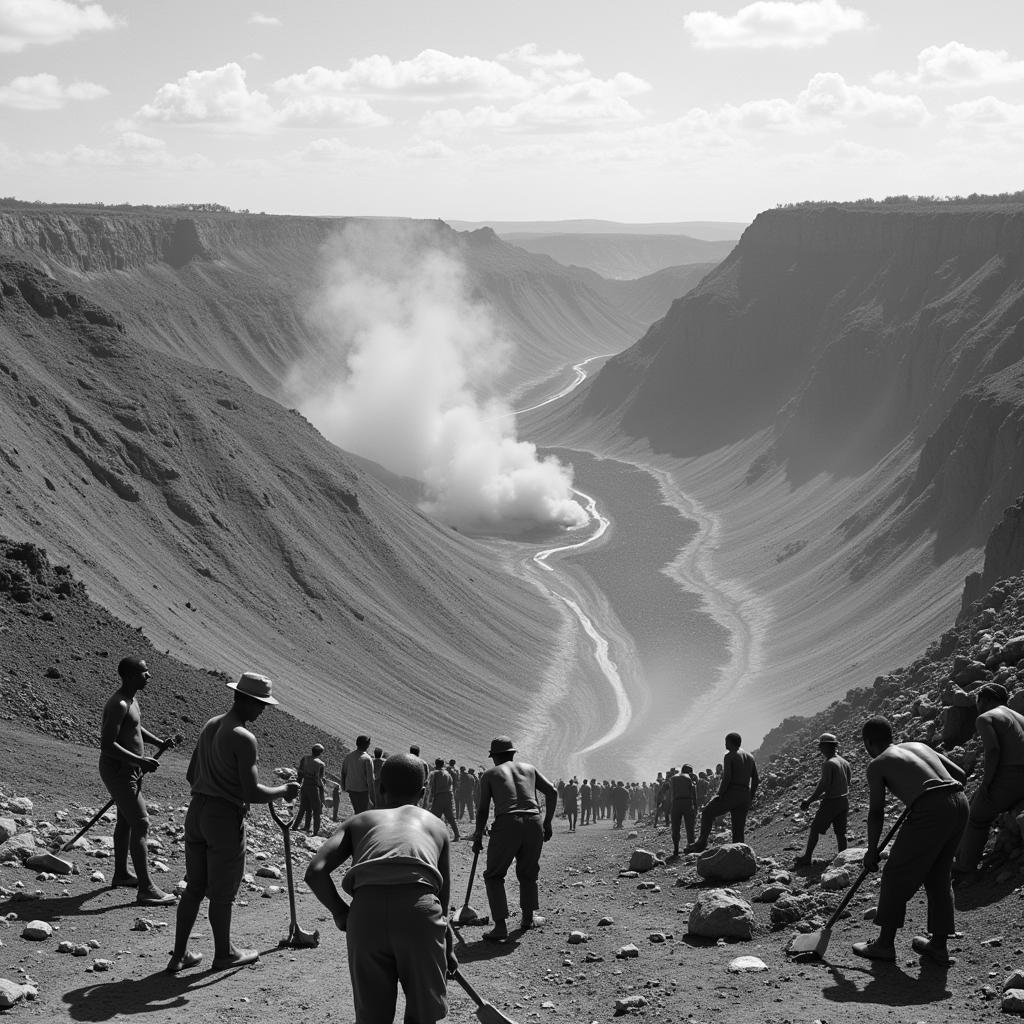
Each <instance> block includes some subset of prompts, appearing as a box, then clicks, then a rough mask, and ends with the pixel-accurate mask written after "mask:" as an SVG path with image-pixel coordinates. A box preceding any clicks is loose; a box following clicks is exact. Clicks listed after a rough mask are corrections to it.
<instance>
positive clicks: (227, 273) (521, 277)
mask: <svg viewBox="0 0 1024 1024" xmlns="http://www.w3.org/2000/svg"><path fill="white" fill-rule="evenodd" d="M352 223H355V221H354V220H352V219H344V218H314V217H279V216H263V215H243V214H230V213H178V212H174V211H130V210H119V211H111V210H97V211H95V212H89V211H87V210H82V209H78V208H76V209H67V210H62V209H61V208H55V209H54V208H47V209H45V210H33V209H18V210H2V209H0V254H3V253H6V254H8V255H10V256H12V257H17V258H18V259H22V260H28V261H30V262H32V263H34V264H36V265H38V266H40V267H42V268H44V269H46V270H48V271H49V272H51V273H54V274H56V275H57V276H59V277H63V278H65V279H67V280H69V281H71V282H73V284H74V288H75V290H76V291H78V292H79V293H81V294H82V295H84V296H86V297H88V298H90V299H91V300H93V301H95V302H96V303H98V304H99V305H102V306H103V307H105V308H107V309H109V310H111V311H113V312H114V313H115V314H116V316H117V317H118V319H119V320H121V321H122V322H123V323H125V324H126V325H127V326H128V327H129V328H130V330H131V331H132V334H133V336H134V337H136V338H138V339H139V340H140V341H143V342H145V343H146V344H148V345H150V346H151V347H153V348H155V349H157V350H158V351H161V352H164V353H166V354H170V355H177V356H180V357H182V358H184V359H187V360H189V361H190V362H193V363H197V364H199V365H202V366H207V367H210V368H213V369H221V370H226V371H227V372H229V373H231V374H233V375H234V376H236V377H238V378H239V379H241V380H243V381H245V382H246V383H248V384H250V385H251V386H252V387H254V388H256V390H258V391H260V392H262V393H263V394H266V395H268V396H270V397H273V398H281V397H282V388H281V385H282V381H283V380H284V378H285V377H286V376H287V372H288V370H289V368H290V367H291V366H293V365H294V363H295V362H296V361H297V360H299V359H300V358H301V359H307V360H308V359H310V358H312V357H315V356H316V355H317V353H321V354H322V355H323V356H324V357H325V358H326V351H325V346H326V344H327V343H326V341H325V339H324V338H323V336H322V335H321V334H320V332H319V331H318V329H317V326H316V325H315V323H314V322H313V321H312V320H311V319H310V317H309V316H308V312H309V309H310V306H311V303H312V297H313V295H314V294H315V293H316V292H317V291H318V289H319V288H320V287H321V285H322V281H323V279H324V276H325V270H326V267H325V256H324V245H325V243H326V242H327V241H328V240H329V239H330V238H332V237H333V236H335V235H336V234H338V233H339V232H341V231H342V230H343V229H344V228H345V227H346V225H348V224H352ZM371 223H373V224H374V225H375V226H377V227H381V226H382V225H388V224H390V225H392V226H393V227H394V228H395V230H396V231H402V232H406V233H408V232H415V233H416V234H417V235H418V237H420V238H421V239H425V240H427V241H429V243H430V244H432V245H436V246H437V247H439V248H441V249H443V250H445V251H450V252H453V253H456V254H458V255H459V256H460V258H461V259H462V260H463V261H464V263H465V265H466V267H467V269H468V278H469V284H470V287H471V288H472V289H473V291H474V294H475V295H476V297H477V298H479V299H481V300H483V301H484V302H486V303H487V304H488V305H489V306H490V307H491V308H492V309H493V310H494V312H495V315H496V317H497V320H498V322H499V324H500V326H501V328H502V329H503V330H504V331H505V332H506V334H507V336H508V337H509V338H510V339H511V340H512V342H513V353H512V359H511V365H510V367H509V370H508V372H507V374H506V375H505V378H504V379H503V381H502V385H503V387H504V389H505V390H506V391H508V392H511V393H516V392H519V391H521V390H523V389H525V388H526V387H527V386H528V385H529V384H531V383H535V382H537V381H539V380H543V379H545V378H546V377H549V376H551V375H552V374H553V373H555V372H556V371H557V370H559V369H561V368H562V367H563V366H566V365H568V364H570V363H573V362H578V361H579V360H580V359H584V358H586V357H588V356H591V355H595V354H598V353H606V352H614V351H619V350H620V349H622V348H624V347H625V346H626V345H628V344H631V343H632V342H633V341H634V340H635V339H636V338H637V337H639V336H640V335H641V334H642V333H643V332H644V331H645V330H646V329H647V327H648V326H649V325H650V324H651V323H652V322H653V321H654V320H656V319H658V318H659V317H661V316H662V315H663V314H664V313H665V311H666V310H667V309H668V307H669V305H670V303H671V302H672V300H673V299H675V298H677V297H678V296H679V295H682V294H683V293H684V291H685V290H686V289H687V288H688V287H692V286H693V285H694V284H696V282H697V280H699V276H703V274H701V275H699V276H696V275H694V274H693V273H692V272H690V271H685V272H676V273H675V274H670V275H664V274H659V275H657V277H655V278H654V279H653V280H650V281H648V280H643V281H637V282H610V281H606V280H604V279H603V278H602V277H600V276H599V275H597V274H595V273H593V272H592V271H589V270H583V269H580V268H568V267H564V266H562V265H560V264H558V263H556V262H555V261H554V260H552V259H550V258H547V257H544V256H536V255H533V254H532V253H528V252H526V251H525V250H523V249H519V248H516V247H515V246H514V245H509V244H507V243H505V242H502V241H501V240H500V239H499V238H498V237H497V235H495V234H494V232H493V231H491V230H490V229H486V228H485V229H481V230H478V231H474V232H471V233H458V232H455V231H452V230H451V229H450V228H449V227H448V226H447V225H446V224H444V223H443V222H441V221H435V222H412V221H390V222H389V221H382V220H375V221H373V222H371ZM714 244H718V243H714ZM707 258H710V257H707ZM705 269H706V268H705Z"/></svg>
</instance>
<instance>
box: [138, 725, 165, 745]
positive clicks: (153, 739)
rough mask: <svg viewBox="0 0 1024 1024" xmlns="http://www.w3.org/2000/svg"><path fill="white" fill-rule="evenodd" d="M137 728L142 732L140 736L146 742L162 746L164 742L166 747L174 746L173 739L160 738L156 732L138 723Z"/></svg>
mask: <svg viewBox="0 0 1024 1024" xmlns="http://www.w3.org/2000/svg"><path fill="white" fill-rule="evenodd" d="M139 729H140V730H141V732H142V738H143V739H144V740H145V741H146V742H147V743H151V744H152V745H153V746H154V747H163V746H164V745H165V744H166V746H167V747H173V746H174V740H164V739H161V738H160V737H159V736H157V735H156V733H153V732H150V731H149V730H148V729H147V728H146V727H145V726H144V725H140V726H139Z"/></svg>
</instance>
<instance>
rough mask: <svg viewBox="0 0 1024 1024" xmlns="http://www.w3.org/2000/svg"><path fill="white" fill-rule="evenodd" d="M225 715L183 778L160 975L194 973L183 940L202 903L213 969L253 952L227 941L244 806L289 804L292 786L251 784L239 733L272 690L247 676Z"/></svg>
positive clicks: (246, 741) (197, 957) (254, 774)
mask: <svg viewBox="0 0 1024 1024" xmlns="http://www.w3.org/2000/svg"><path fill="white" fill-rule="evenodd" d="M228 687H229V689H232V690H234V691H235V698H234V701H233V703H232V705H231V709H230V710H229V711H227V712H225V713H224V714H223V715H217V716H216V717H214V718H211V719H210V720H209V721H208V722H207V723H206V725H204V726H203V730H202V732H200V734H199V739H198V740H197V741H196V749H195V750H194V751H193V752H192V760H191V761H190V762H189V766H188V771H187V772H186V773H185V777H186V778H187V779H188V781H189V784H190V785H191V787H192V799H191V801H190V802H189V805H188V813H187V814H186V815H185V877H186V879H187V885H186V887H185V892H184V893H183V894H182V897H181V902H180V903H179V904H178V917H177V923H176V925H175V929H174V949H173V951H172V952H171V959H170V962H169V963H168V964H167V973H168V974H177V973H178V972H179V971H182V970H184V969H185V968H186V967H195V965H196V964H198V963H199V962H200V961H201V960H202V959H203V955H202V953H192V952H190V951H189V948H188V940H189V937H190V936H191V934H192V928H193V926H194V925H195V923H196V918H197V917H198V916H199V907H200V905H201V904H202V902H203V897H204V896H205V897H206V898H207V899H209V901H210V910H209V917H210V931H211V932H212V933H213V969H214V970H215V971H221V970H226V969H227V968H229V967H241V966H244V965H245V964H252V963H255V962H256V961H257V960H258V959H259V953H258V952H257V951H256V950H255V949H237V948H236V947H235V945H234V944H233V943H232V941H231V908H232V904H233V903H234V901H235V896H236V895H237V893H238V887H239V885H241V883H242V875H243V874H244V873H245V818H246V815H247V814H248V813H249V805H250V804H269V803H270V802H271V801H272V800H276V799H277V798H278V797H282V796H283V797H284V798H285V799H286V800H289V801H290V800H294V799H295V798H296V797H297V796H298V794H299V784H298V783H297V782H288V783H286V784H285V785H283V786H264V785H262V784H261V783H260V780H259V767H258V764H259V756H258V751H257V746H256V737H255V736H253V734H252V733H251V732H250V731H249V730H248V729H247V728H246V726H247V725H248V723H249V722H255V721H256V719H257V718H259V717H260V715H262V714H263V712H264V711H265V710H266V708H267V705H269V704H278V703H279V701H278V700H276V699H275V697H274V695H273V688H274V684H273V683H272V682H271V681H270V680H269V679H268V678H267V677H266V676H261V675H258V674H257V673H255V672H246V673H244V674H243V675H242V677H241V678H240V679H239V680H238V682H237V683H228Z"/></svg>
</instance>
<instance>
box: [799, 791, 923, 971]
mask: <svg viewBox="0 0 1024 1024" xmlns="http://www.w3.org/2000/svg"><path fill="white" fill-rule="evenodd" d="M909 813H910V808H909V807H904V808H903V813H902V814H901V815H900V816H899V817H898V818H897V819H896V821H895V823H894V824H893V826H892V828H891V829H889V831H888V833H886V836H885V838H884V839H883V840H882V842H881V844H880V845H879V847H878V852H879V853H881V852H882V851H883V850H884V849H885V848H886V847H887V846H888V845H889V840H890V839H892V837H893V836H894V835H896V832H897V830H898V829H899V827H900V825H902V824H903V822H904V821H905V820H906V817H907V815H908V814H909ZM869 874H871V872H870V871H868V869H867V868H864V869H863V870H862V871H861V873H860V874H859V875H858V876H857V880H856V881H855V882H854V883H853V885H851V886H850V889H849V891H848V892H847V894H846V895H845V896H844V897H843V899H842V902H841V903H840V904H839V906H838V907H836V911H835V913H834V914H833V915H832V916H831V917H830V918H829V919H828V921H827V922H826V923H825V927H824V928H819V929H818V930H817V931H814V932H808V933H807V934H806V935H794V936H793V938H792V939H790V941H789V945H788V946H787V947H786V952H787V953H788V954H789V955H790V956H806V957H809V958H811V957H816V958H817V959H819V960H820V959H821V958H822V957H824V956H825V951H826V950H827V949H828V943H829V940H830V939H831V938H832V927H833V925H835V923H836V921H838V920H839V918H840V916H841V915H842V913H843V911H844V910H845V909H846V906H847V904H848V903H849V902H850V900H852V899H853V895H854V893H855V892H856V891H857V890H858V889H859V888H860V887H861V883H862V882H863V881H864V879H865V878H867V877H868V875H869Z"/></svg>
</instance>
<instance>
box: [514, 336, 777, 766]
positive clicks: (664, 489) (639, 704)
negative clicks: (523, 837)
mask: <svg viewBox="0 0 1024 1024" xmlns="http://www.w3.org/2000/svg"><path fill="white" fill-rule="evenodd" d="M604 358H607V357H605V356H594V357H591V358H590V359H587V360H585V361H584V362H582V363H578V364H576V365H574V366H573V367H572V371H573V374H574V379H573V381H572V382H571V383H570V384H568V385H565V386H562V387H560V388H559V390H558V391H557V392H556V393H555V394H553V395H551V396H550V397H549V398H547V399H545V400H544V401H542V402H538V403H536V404H533V405H531V406H529V407H528V408H526V409H520V410H517V414H522V413H525V412H532V411H534V410H537V409H540V408H543V407H544V406H549V405H551V404H553V403H554V402H557V401H559V400H560V399H563V398H565V397H566V396H568V395H569V394H571V393H572V392H573V391H574V390H575V389H576V388H578V387H579V385H580V384H582V383H583V381H585V380H586V379H587V376H588V371H587V367H588V364H591V363H593V362H595V361H597V360H600V359H604ZM559 376H560V377H562V379H563V380H564V377H563V376H562V374H560V375H559ZM561 451H564V452H565V453H566V454H568V455H569V456H571V457H572V456H575V457H577V459H579V458H586V457H587V456H592V457H593V458H594V459H596V460H600V464H601V466H602V467H604V468H605V469H606V470H607V469H608V468H609V467H610V468H615V467H618V469H617V471H618V472H621V473H635V472H636V471H641V472H642V473H644V474H646V475H647V476H648V477H649V478H651V479H653V480H654V481H655V482H656V485H657V490H658V494H659V497H657V498H655V499H654V503H659V502H660V503H661V504H662V505H664V506H668V507H669V508H671V509H672V510H674V512H675V513H677V514H678V516H679V518H680V524H679V525H680V527H681V529H673V533H676V534H678V537H677V540H678V543H679V547H678V549H675V550H676V552H677V553H676V554H675V557H674V558H672V557H670V558H668V559H667V561H665V562H664V563H663V564H660V565H659V566H658V567H657V568H656V569H653V570H652V571H654V572H660V573H662V574H663V575H664V576H665V577H667V578H668V579H669V580H670V581H671V583H672V585H673V586H674V587H675V588H677V596H679V597H680V598H681V599H683V600H689V601H690V602H691V603H693V604H696V605H699V606H700V611H701V614H702V615H703V616H705V617H706V618H708V619H709V620H713V623H714V626H715V627H716V628H718V629H719V631H720V633H721V640H720V641H719V645H720V646H721V648H722V654H721V657H720V659H719V661H718V663H717V665H716V666H715V668H714V670H713V671H712V672H707V670H706V668H705V672H704V673H703V674H701V673H698V676H695V677H692V678H686V677H685V672H683V673H682V676H681V677H680V678H679V680H678V681H674V682H673V683H672V685H673V686H674V687H676V688H677V691H678V692H676V693H675V694H673V698H674V706H673V707H672V713H671V714H667V715H663V714H658V713H657V710H658V708H657V707H655V708H653V709H652V708H651V707H650V705H651V704H652V703H654V704H656V705H659V704H661V703H662V702H663V701H664V695H665V690H664V686H665V681H664V680H662V681H661V689H660V690H659V685H658V683H657V682H652V681H651V680H649V679H648V678H647V675H646V673H645V670H644V664H643V659H642V658H641V655H640V653H639V651H638V646H642V645H640V644H638V643H637V642H635V640H634V637H633V636H632V635H631V631H630V628H628V627H627V626H626V625H624V623H623V621H622V618H621V617H620V616H619V615H618V614H616V610H615V604H616V602H614V601H612V600H609V595H608V594H605V593H602V588H601V587H600V586H599V585H596V584H595V579H594V575H593V574H587V573H586V572H580V571H578V570H579V567H580V564H581V563H582V562H584V561H585V560H586V557H587V556H588V555H589V554H592V553H593V552H594V550H595V549H599V548H600V547H601V546H602V545H615V544H616V543H619V544H622V543H623V540H624V538H623V537H621V536H620V537H619V538H618V539H617V538H616V537H615V536H614V529H613V528H612V527H613V519H612V517H611V515H610V514H609V513H608V511H607V510H606V509H605V510H603V509H602V508H601V506H600V505H599V500H600V499H601V492H600V490H597V491H596V495H597V496H596V497H595V496H594V495H592V494H590V493H587V492H584V491H582V490H576V492H575V493H576V496H577V498H578V499H579V500H580V501H581V503H582V504H583V505H584V507H585V508H586V510H587V512H588V514H589V517H590V522H589V524H588V525H587V526H585V527H582V528H579V529H580V530H581V531H582V532H583V533H584V534H585V535H584V536H583V537H582V539H576V538H574V539H573V540H572V541H571V542H569V543H565V544H561V545H559V546H557V547H549V548H545V549H543V550H541V551H538V552H535V553H534V554H533V555H532V556H531V557H530V558H529V559H527V560H525V562H524V563H523V566H522V567H523V569H524V570H527V571H528V572H529V570H532V573H531V577H532V578H533V579H534V582H535V583H536V584H537V585H538V586H540V587H541V588H542V589H543V590H544V591H545V592H546V593H548V595H549V596H550V597H551V598H552V599H553V600H555V601H557V602H559V603H560V604H561V605H563V606H564V608H565V609H566V610H567V612H568V614H569V615H570V616H571V621H573V622H574V623H575V627H576V630H577V634H578V630H582V634H583V636H585V637H586V645H587V646H588V648H589V649H588V650H584V649H582V647H580V648H578V655H579V658H582V659H584V660H587V661H589V662H590V663H591V664H592V666H593V668H594V670H595V671H596V672H598V673H599V674H600V676H601V677H603V680H604V682H605V683H606V685H607V689H605V691H604V694H603V695H600V696H599V697H597V698H596V703H597V705H598V706H597V707H596V709H595V710H596V714H595V716H594V718H593V719H591V720H590V722H589V723H588V727H587V728H586V729H584V730H582V731H581V730H580V723H579V721H577V720H574V719H571V718H570V719H559V721H558V723H557V726H560V727H561V728H560V729H559V728H558V727H557V726H556V727H552V728H551V729H550V730H549V733H548V739H549V742H553V743H554V745H555V746H556V747H557V748H558V753H559V755H560V756H561V759H562V760H563V761H565V762H567V764H568V770H569V771H573V772H578V771H584V770H586V771H587V774H594V772H595V771H597V770H598V769H597V768H596V766H597V765H601V766H602V769H601V772H600V773H601V774H602V775H604V774H606V771H605V770H604V767H605V764H606V762H608V761H610V762H611V763H612V764H613V765H614V766H615V767H616V768H618V767H619V766H621V767H622V768H623V770H627V771H628V769H629V768H632V769H633V775H634V776H635V777H639V775H641V774H643V772H645V771H649V770H650V769H651V767H652V766H653V765H657V766H659V767H660V766H664V765H668V764H671V763H674V762H675V761H676V760H678V758H679V756H680V747H681V746H685V748H686V756H687V757H688V758H689V757H691V756H692V757H694V758H696V759H697V761H698V762H702V761H708V762H710V761H711V760H712V758H714V757H716V756H717V754H718V752H719V749H718V748H719V746H720V737H717V734H716V735H709V734H708V731H707V729H706V727H705V725H706V722H707V720H708V718H709V717H714V712H715V711H716V710H719V711H720V710H721V706H722V705H723V703H727V702H728V700H729V698H730V697H732V696H735V695H736V694H738V693H739V692H740V690H741V689H742V687H743V686H744V685H745V684H746V683H747V682H749V680H750V679H751V678H752V677H753V676H754V675H755V674H756V672H757V669H758V665H759V660H760V648H761V643H760V636H761V633H762V629H763V623H764V621H765V620H766V617H767V609H766V608H764V607H762V606H761V605H760V604H759V603H758V601H757V600H756V598H755V596H754V595H752V594H751V593H749V592H748V591H746V590H745V588H743V587H742V586H741V585H740V584H738V583H737V582H736V581H729V580H723V579H720V578H719V577H718V576H717V575H716V573H715V571H714V568H713V565H712V556H713V553H714V550H715V547H716V546H717V543H718V538H719V533H720V525H719V522H718V519H717V517H715V516H714V515H713V514H712V513H710V512H709V511H708V510H707V509H705V508H703V507H702V506H700V504H699V503H697V502H696V501H694V500H692V499H691V498H690V497H688V496H687V495H686V494H684V493H683V492H682V491H681V489H680V488H679V486H678V485H677V484H676V482H675V481H674V479H673V478H672V476H671V474H670V473H669V472H667V471H666V470H664V469H662V468H659V467H656V466H653V465H649V464H647V463H645V462H642V461H639V460H638V461H633V460H627V459H624V458H622V457H621V456H617V457H616V458H609V457H607V456H605V455H604V454H603V453H601V452H599V451H593V450H588V449H584V448H582V447H577V446H575V445H574V446H573V447H571V448H568V447H567V448H565V449H561ZM591 489H593V488H591ZM634 525H635V524H634ZM627 529H628V527H627ZM580 556H584V557H583V558H581V557H580ZM645 568H646V569H651V567H649V566H648V567H645ZM538 569H539V570H541V572H537V570H538ZM649 574H650V573H648V575H649ZM552 575H553V576H554V579H552ZM657 582H658V581H655V585H656V584H657ZM660 582H661V583H662V584H663V583H664V581H660ZM618 605H619V607H620V608H621V607H622V602H621V600H620V601H619V602H618ZM688 621H689V622H690V624H691V625H692V621H693V619H692V617H691V619H689V620H688ZM570 660H571V659H567V658H563V659H562V665H561V668H562V670H563V672H564V671H567V670H569V671H570V674H572V673H571V670H570V666H569V664H568V662H569V661H570ZM577 660H578V659H577ZM578 674H579V673H578V666H577V671H576V675H577V676H578ZM588 681H589V683H590V688H591V689H592V688H593V674H591V675H590V676H589V677H588ZM551 682H553V683H554V685H553V686H552V687H551V690H550V693H549V702H550V703H551V704H552V706H555V705H557V704H558V703H559V701H563V702H567V703H570V704H571V703H572V702H573V697H575V698H576V700H577V701H578V700H579V695H577V694H575V693H573V695H572V696H570V693H569V691H570V690H575V687H574V686H573V684H571V683H568V684H567V683H566V682H565V681H564V680H563V681H562V682H561V684H560V685H559V684H558V683H555V682H554V680H551ZM680 698H683V699H682V701H680ZM669 703H673V702H669ZM559 732H562V733H563V734H564V733H569V734H570V735H557V734H558V733H559ZM552 733H554V735H552ZM595 734H596V735H595ZM581 739H586V740H588V741H589V742H587V743H585V744H584V745H582V746H581V745H580V740H581Z"/></svg>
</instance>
